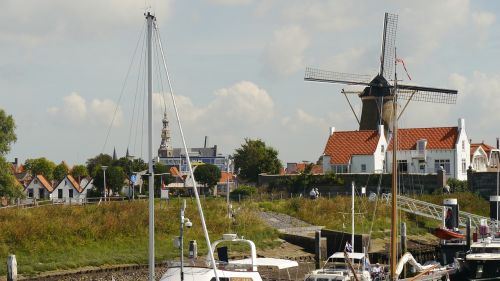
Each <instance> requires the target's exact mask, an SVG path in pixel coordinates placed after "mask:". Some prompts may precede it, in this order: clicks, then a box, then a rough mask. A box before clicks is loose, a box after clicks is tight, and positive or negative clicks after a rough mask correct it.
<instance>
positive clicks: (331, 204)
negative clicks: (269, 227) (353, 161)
mask: <svg viewBox="0 0 500 281" xmlns="http://www.w3.org/2000/svg"><path fill="white" fill-rule="evenodd" d="M444 198H457V199H458V202H459V204H460V208H461V210H463V211H467V212H471V213H475V214H478V215H487V213H488V211H489V207H488V202H487V201H485V200H484V199H482V198H480V197H478V196H477V195H475V194H471V193H455V194H451V195H450V194H448V195H423V196H418V197H417V199H419V200H424V201H427V202H432V203H435V204H439V205H441V204H442V202H443V199H444ZM258 206H259V207H260V208H262V209H264V210H268V211H274V212H279V213H285V214H288V215H291V216H294V217H297V218H299V219H301V220H304V221H306V222H308V223H311V224H314V225H323V226H325V227H326V228H328V229H333V230H339V231H347V232H350V230H351V197H350V196H336V197H332V198H331V199H327V198H320V199H318V200H310V199H307V198H293V199H290V200H277V201H273V202H260V203H258ZM375 210H376V211H375ZM355 213H356V216H355V227H356V232H363V233H369V232H370V230H371V231H372V235H373V236H372V237H374V238H382V237H388V236H389V235H390V232H389V230H390V224H391V208H390V206H389V205H388V204H386V203H385V202H383V201H379V202H378V204H377V205H376V203H375V202H370V201H368V200H367V198H366V197H365V198H359V197H358V198H356V200H355ZM399 218H400V221H404V222H406V223H407V229H408V234H410V235H420V234H425V233H429V231H430V230H431V229H433V228H435V227H437V226H438V225H439V224H440V223H439V222H438V221H436V220H431V219H427V218H424V217H420V216H414V215H410V214H407V213H405V212H399Z"/></svg>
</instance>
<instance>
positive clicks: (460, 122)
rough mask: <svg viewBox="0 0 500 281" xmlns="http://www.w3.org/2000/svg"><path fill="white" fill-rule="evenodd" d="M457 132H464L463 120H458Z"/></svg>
mask: <svg viewBox="0 0 500 281" xmlns="http://www.w3.org/2000/svg"><path fill="white" fill-rule="evenodd" d="M458 130H459V131H462V130H465V119H464V118H459V119H458Z"/></svg>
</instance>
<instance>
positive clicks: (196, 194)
mask: <svg viewBox="0 0 500 281" xmlns="http://www.w3.org/2000/svg"><path fill="white" fill-rule="evenodd" d="M155 29H156V30H157V32H156V36H157V37H158V43H159V45H160V52H161V58H162V60H163V67H164V68H165V73H166V74H167V81H168V86H169V89H170V97H171V98H172V104H173V106H174V111H175V117H176V119H177V124H178V125H179V132H180V135H181V139H182V144H183V146H184V151H185V152H186V161H187V164H188V167H189V174H190V175H191V176H193V167H192V166H191V161H190V158H189V153H188V150H187V145H186V139H185V138H184V131H183V130H182V125H181V120H180V117H179V111H178V109H177V103H176V102H175V96H174V90H173V88H172V83H171V81H170V75H169V74H168V68H167V62H166V60H165V54H164V53H163V48H162V46H161V38H160V34H159V32H158V27H157V26H156V25H155ZM193 191H194V195H195V197H196V204H197V206H198V211H199V214H200V220H201V225H202V228H203V233H204V234H205V240H206V243H207V248H209V251H208V255H209V258H210V262H211V263H212V267H213V270H214V274H215V280H216V281H219V280H220V279H219V275H218V274H217V265H216V264H215V258H214V253H213V249H212V247H211V245H212V244H211V243H210V237H209V236H208V230H207V225H206V223H205V216H204V215H203V209H202V208H201V202H200V196H199V195H198V188H197V187H196V181H195V180H193Z"/></svg>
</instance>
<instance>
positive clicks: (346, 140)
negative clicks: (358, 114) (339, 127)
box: [324, 130, 379, 164]
mask: <svg viewBox="0 0 500 281" xmlns="http://www.w3.org/2000/svg"><path fill="white" fill-rule="evenodd" d="M378 140H379V135H378V132H377V131H376V130H366V131H344V132H342V131H340V132H334V133H333V134H332V135H331V136H330V137H329V138H328V142H327V143H326V147H325V152H324V153H325V155H329V156H330V157H331V159H330V163H331V164H347V163H349V161H350V160H351V157H352V155H371V154H373V153H374V152H375V149H376V148H377V144H378Z"/></svg>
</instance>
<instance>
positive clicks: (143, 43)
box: [127, 40, 146, 153]
mask: <svg viewBox="0 0 500 281" xmlns="http://www.w3.org/2000/svg"><path fill="white" fill-rule="evenodd" d="M145 44H146V40H143V42H142V48H141V57H140V59H139V71H138V73H137V81H136V87H135V93H134V105H133V108H132V118H131V120H130V130H129V134H128V141H127V148H128V147H129V146H130V140H131V138H132V129H133V127H134V121H135V108H136V104H137V94H138V93H139V83H140V77H141V71H142V55H143V54H144V46H145ZM137 115H139V107H137ZM134 146H135V144H134ZM134 153H135V151H134Z"/></svg>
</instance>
